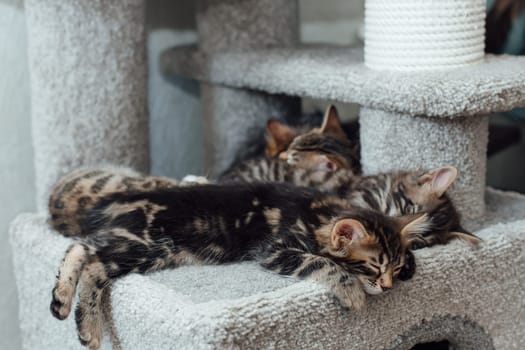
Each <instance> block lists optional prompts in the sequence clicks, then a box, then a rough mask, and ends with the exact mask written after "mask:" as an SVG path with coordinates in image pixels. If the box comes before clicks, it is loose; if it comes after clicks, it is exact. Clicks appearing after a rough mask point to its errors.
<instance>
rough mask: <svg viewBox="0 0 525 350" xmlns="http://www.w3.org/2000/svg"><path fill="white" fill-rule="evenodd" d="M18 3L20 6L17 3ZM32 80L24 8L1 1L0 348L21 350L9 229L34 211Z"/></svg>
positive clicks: (13, 2) (10, 2) (11, 2)
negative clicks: (20, 216) (20, 215)
mask: <svg viewBox="0 0 525 350" xmlns="http://www.w3.org/2000/svg"><path fill="white" fill-rule="evenodd" d="M15 2H16V4H15ZM28 81H29V77H28V73H27V58H26V32H25V21H24V13H23V9H22V8H21V7H20V4H19V2H18V1H3V2H0V201H1V204H0V206H1V210H0V242H1V243H0V286H1V289H0V290H1V292H0V310H1V312H0V349H6V350H7V349H14V350H16V349H18V348H20V335H19V330H18V322H17V320H18V300H17V294H16V286H15V283H14V279H13V272H12V264H11V253H10V250H9V243H8V236H7V229H8V225H9V222H10V221H11V220H12V219H13V218H14V216H15V215H16V214H18V213H20V212H24V211H32V210H34V203H33V200H34V185H33V180H34V179H33V151H32V145H31V128H30V107H29V84H28Z"/></svg>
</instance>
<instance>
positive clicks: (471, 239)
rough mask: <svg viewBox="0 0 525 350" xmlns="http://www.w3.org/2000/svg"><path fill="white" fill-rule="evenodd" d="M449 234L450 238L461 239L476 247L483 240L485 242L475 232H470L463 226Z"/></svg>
mask: <svg viewBox="0 0 525 350" xmlns="http://www.w3.org/2000/svg"><path fill="white" fill-rule="evenodd" d="M448 235H449V240H452V239H460V240H462V241H464V242H467V243H468V244H470V245H472V246H474V247H475V246H477V245H478V244H480V243H481V242H483V240H482V239H481V238H479V237H477V236H475V235H474V234H473V233H470V232H468V231H467V230H465V229H463V228H461V227H459V229H458V230H456V231H451V232H449V233H448Z"/></svg>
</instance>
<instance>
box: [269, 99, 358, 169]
mask: <svg viewBox="0 0 525 350" xmlns="http://www.w3.org/2000/svg"><path fill="white" fill-rule="evenodd" d="M279 158H280V159H283V160H286V161H287V163H288V164H290V165H292V166H294V167H295V168H302V169H312V170H324V171H336V170H338V169H349V170H352V171H353V173H354V174H360V173H361V167H360V163H359V143H358V142H352V141H351V140H350V139H348V137H347V135H346V133H345V131H344V130H343V127H342V125H341V122H340V120H339V115H338V113H337V110H336V108H335V107H334V106H332V105H330V106H328V108H327V110H326V113H325V116H324V118H323V124H322V125H321V127H320V128H314V129H312V130H310V131H308V132H306V133H302V134H300V135H296V136H295V137H294V138H293V139H292V141H291V142H290V144H289V145H288V147H287V149H286V151H283V152H281V153H280V154H279Z"/></svg>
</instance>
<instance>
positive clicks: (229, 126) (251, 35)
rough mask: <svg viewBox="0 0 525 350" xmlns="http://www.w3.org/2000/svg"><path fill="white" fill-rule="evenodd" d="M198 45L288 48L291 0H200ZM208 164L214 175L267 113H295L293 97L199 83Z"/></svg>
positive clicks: (292, 30) (293, 21) (293, 18)
mask: <svg viewBox="0 0 525 350" xmlns="http://www.w3.org/2000/svg"><path fill="white" fill-rule="evenodd" d="M197 29H198V34H199V49H200V50H201V52H203V53H205V54H208V55H213V53H215V52H220V51H224V50H248V49H249V50H253V49H262V48H270V47H287V46H293V45H295V44H296V43H297V42H298V8H297V1H296V0H292V1H290V0H226V1H224V0H200V1H199V2H198V6H197ZM201 98H202V100H201V101H202V102H201V103H202V115H203V118H204V127H205V133H204V134H205V138H206V142H207V164H210V167H211V168H210V169H209V170H210V172H211V174H213V175H217V174H219V173H220V172H222V171H224V170H225V169H226V168H228V166H230V165H231V163H232V162H233V161H234V160H235V155H236V153H237V152H238V151H239V149H240V147H242V146H243V145H246V144H248V143H249V142H250V138H251V137H252V136H253V135H255V134H257V133H258V132H260V130H261V129H262V128H264V126H265V124H266V120H267V119H268V118H270V117H282V116H285V115H290V114H295V113H299V109H300V101H299V99H298V98H292V97H287V96H282V95H281V96H277V95H271V94H267V93H263V92H257V91H251V90H242V89H235V88H229V87H223V86H217V85H211V84H207V83H203V84H201Z"/></svg>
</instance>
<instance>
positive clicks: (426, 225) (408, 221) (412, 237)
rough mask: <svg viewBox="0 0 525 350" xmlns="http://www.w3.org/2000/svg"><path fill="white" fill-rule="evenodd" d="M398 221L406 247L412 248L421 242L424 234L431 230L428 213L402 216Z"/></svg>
mask: <svg viewBox="0 0 525 350" xmlns="http://www.w3.org/2000/svg"><path fill="white" fill-rule="evenodd" d="M397 221H398V223H399V227H400V231H399V232H400V235H401V241H402V242H403V245H404V246H405V247H410V246H411V245H412V244H413V243H414V242H416V241H418V240H421V239H422V234H423V233H425V232H427V231H429V229H430V221H429V220H428V215H427V214H426V213H424V214H414V215H404V216H400V217H398V218H397Z"/></svg>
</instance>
